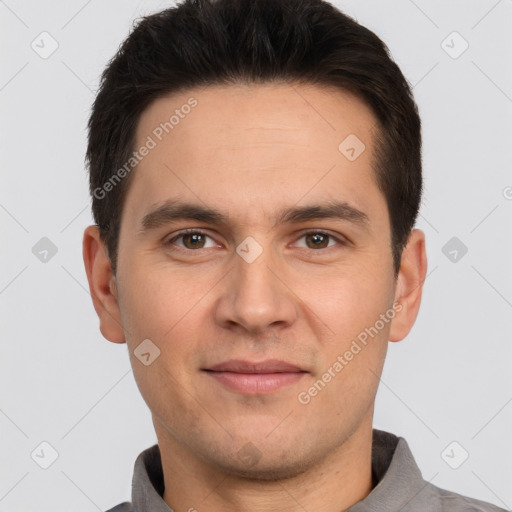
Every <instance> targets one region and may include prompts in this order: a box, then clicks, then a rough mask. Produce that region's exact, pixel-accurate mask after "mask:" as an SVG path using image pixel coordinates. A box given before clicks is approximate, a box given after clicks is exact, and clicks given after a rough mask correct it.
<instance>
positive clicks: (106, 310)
mask: <svg viewBox="0 0 512 512" xmlns="http://www.w3.org/2000/svg"><path fill="white" fill-rule="evenodd" d="M83 257H84V264H85V271H86V273H87V280H88V281H89V290H90V292H91V297H92V302H93V305H94V309H95V310H96V313H97V315H98V317H99V319H100V331H101V334H103V336H104V337H105V338H106V339H107V340H109V341H111V342H113V343H124V342H125V341H126V340H125V337H124V331H123V326H122V324H121V313H120V310H119V305H118V300H117V290H116V285H115V276H114V275H113V272H112V266H111V264H110V258H109V257H108V251H107V249H106V247H105V244H104V243H103V241H102V240H101V238H100V232H99V228H98V226H88V227H87V228H86V229H85V231H84V238H83Z"/></svg>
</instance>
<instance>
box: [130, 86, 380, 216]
mask: <svg viewBox="0 0 512 512" xmlns="http://www.w3.org/2000/svg"><path fill="white" fill-rule="evenodd" d="M375 131H376V119H375V116H374V115H373V113H372V111H371V109H370V108H369V107H368V106H367V105H366V104H365V103H363V102H362V101H361V100H360V99H358V98H357V97H356V96H354V95H352V94H350V93H348V92H345V91H341V90H339V89H333V88H329V89H326V88H320V87H317V86H311V85H303V84H302V85H298V84H297V85H292V84H261V85H229V86H208V87H205V88H194V89H190V90H188V91H185V92H181V93H177V94H172V95H168V96H164V97H162V98H159V99H157V100H155V101H154V102H153V103H152V104H150V106H149V107H148V108H147V109H146V110H145V111H144V112H143V113H142V115H141V117H140V120H139V123H138V126H137V130H136V144H135V147H136V148H140V147H142V146H143V145H148V143H149V141H150V140H151V141H152V142H151V143H150V144H151V146H152V149H151V150H150V151H149V152H147V155H146V156H145V157H144V158H143V159H142V160H141V161H140V162H139V163H138V165H137V166H136V169H135V171H134V176H133V177H132V183H131V185H130V189H129V191H128V196H127V198H126V203H125V206H126V205H127V204H128V203H130V204H129V205H128V206H127V208H128V210H129V212H130V209H131V208H132V206H134V205H132V204H131V203H134V204H135V205H136V206H137V208H138V210H139V211H138V212H132V213H133V214H134V215H135V213H137V214H138V215H139V217H140V216H141V215H143V214H144V213H146V212H147V209H149V208H150V207H154V206H155V205H156V204H158V203H161V202H163V201H166V200H167V199H169V197H173V198H176V197H178V198H180V199H182V198H184V197H186V198H187V199H191V198H193V199H195V200H196V201H201V202H203V203H208V204H215V205H221V206H225V207H226V208H231V210H232V211H233V212H235V213H240V211H238V212H237V211H236V208H237V207H238V208H239V209H240V208H242V207H244V209H245V212H244V213H245V218H244V219H243V220H244V221H245V222H250V218H251V215H249V210H251V211H252V212H253V213H252V216H253V217H254V218H255V217H256V216H257V213H256V212H259V213H261V211H262V210H263V211H264V212H268V211H270V210H272V209H273V206H275V205H276V203H279V205H280V206H282V205H283V204H286V203H287V204H296V203H297V202H299V201H301V200H302V199H303V202H304V203H305V202H307V200H308V199H311V201H314V202H318V199H319V198H322V197H326V195H330V197H327V199H332V200H335V199H342V200H345V199H350V200H351V202H352V203H353V204H354V206H356V207H359V208H360V209H363V206H366V207H367V208H368V207H369V206H370V209H371V208H372V207H373V206H375V208H376V209H377V210H378V209H379V208H381V207H382V204H383V201H384V199H383V197H382V196H380V197H379V195H380V192H379V191H378V189H377V187H376V184H375V180H374V176H373V170H372V166H373V154H372V150H373V138H374V132H375ZM275 190H279V191H280V192H279V194H276V193H275V192H274V191H275ZM372 202H373V203H374V205H373V206H372V205H371V204H370V205H368V204H366V205H365V203H372ZM377 203H380V204H377ZM144 209H145V210H146V211H142V210H144ZM129 212H128V213H129Z"/></svg>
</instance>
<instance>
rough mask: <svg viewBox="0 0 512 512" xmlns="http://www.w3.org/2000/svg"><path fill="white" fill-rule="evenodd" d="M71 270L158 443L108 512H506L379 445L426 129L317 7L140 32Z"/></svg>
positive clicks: (147, 24)
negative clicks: (128, 372)
mask: <svg viewBox="0 0 512 512" xmlns="http://www.w3.org/2000/svg"><path fill="white" fill-rule="evenodd" d="M87 159H88V163H89V168H90V189H91V194H92V198H93V214H94V218H95V221H96V225H95V226H89V227H88V228H87V229H86V231H85V234H84V261H85V266H86V271H87V276H88V280H89V286H90V290H91V295H92V298H93V302H94V306H95V309H96V311H97V313H98V316H99V319H100V329H101V332H102V334H103V336H104V337H105V338H107V339H108V340H109V341H111V342H114V343H127V345H128V349H129V354H130V359H131V363H132V367H133V372H134V376H135V379H136V382H137V384H138V387H139V389H140V391H141V393H142V396H143V398H144V400H145V401H146V403H147V404H148V406H149V408H150V410H151V413H152V418H153V423H154V427H155V431H156V435H157V438H158V444H157V445H155V446H153V447H151V448H149V449H147V450H145V451H144V452H143V453H141V455H140V456H139V458H138V459H137V461H136V463H135V473H134V479H133V493H132V503H131V504H130V503H123V504H120V505H119V506H118V507H115V508H114V509H112V510H113V511H116V512H121V511H137V512H142V511H149V510H151V511H165V510H167V511H168V510H173V511H175V512H178V511H190V512H191V511H194V510H198V511H201V510H208V511H211V512H216V511H247V512H248V511H263V510H265V511H267V510H272V511H287V512H289V511H299V510H301V511H303V510H310V511H312V510H318V511H322V512H324V511H325V512H335V511H340V510H350V511H352V512H359V511H370V510H372V511H376V510H379V511H398V510H403V511H420V510H421V511H425V510H432V511H441V510H451V511H459V510H460V511H462V510H485V511H497V510H500V509H499V508H497V507H495V506H493V505H491V504H487V503H484V502H482V501H478V500H475V499H470V498H466V497H463V496H460V495H458V494H455V493H452V492H449V491H445V490H442V489H439V488H438V487H436V486H434V485H432V484H430V483H428V482H426V481H424V480H423V478H422V476H421V473H420V471H419V469H418V467H417V465H416V463H415V462H414V459H413V457H412V455H411V453H410V450H409V448H408V445H407V443H406V441H405V440H404V439H403V438H398V437H396V436H394V435H393V434H391V433H387V432H383V431H379V430H375V429H373V427H372V424H373V410H374V401H375V395H376V392H377V387H378V382H379V376H380V375H381V372H382V368H383V364H384V360H385V356H386V350H387V344H388V341H393V342H396V341H400V340H402V339H403V338H404V337H405V336H406V335H407V334H408V332H409V330H410V329H411V327H412V325H413V324H414V321H415V319H416V316H417V313H418V309H419V306H420V301H421V291H422V285H423V281H424V279H425V275H426V269H427V263H426V255H425V237H424V234H423V233H422V232H421V231H420V230H418V229H414V228H413V226H414V223H415V219H416V216H417V213H418V209H419V204H420V199H421V190H422V177H421V134H420V119H419V116H418V111H417V108H416V105H415V102H414V100H413V98H412V94H411V91H410V88H409V85H408V83H407V81H406V80H405V78H404V77H403V75H402V73H401V72H400V70H399V69H398V67H397V66H396V64H395V63H394V62H393V61H392V60H391V58H390V56H389V54H388V51H387V48H386V47H385V45H384V44H383V43H382V41H381V40H380V39H379V38H378V37H377V36H376V35H375V34H373V33H372V32H370V31H369V30H367V29H366V28H364V27H362V26H360V25H358V24H357V23H356V22H355V21H353V20H352V19H350V18H349V17H347V16H345V15H344V14H342V13H341V12H339V11H338V10H336V9H335V8H334V7H333V6H331V5H330V4H328V3H325V2H322V1H320V0H304V1H297V0H251V1H249V0H244V1H241V0H220V1H215V2H213V1H211V0H210V1H208V0H186V1H184V2H183V3H181V4H180V5H178V6H177V7H175V8H171V9H167V10H165V11H163V12H161V13H158V14H154V15H152V16H148V17H146V18H144V19H143V20H142V21H141V22H140V23H139V24H138V26H137V27H136V28H135V29H134V30H133V32H132V33H131V34H130V36H129V37H128V39H127V40H126V41H125V42H124V43H123V45H122V46H121V48H120V50H119V52H118V54H117V55H116V56H115V58H114V59H113V60H112V61H111V62H110V64H109V66H108V68H107V69H106V71H105V72H104V74H103V76H102V81H101V87H100V91H99V93H98V96H97V98H96V101H95V103H94V106H93V112H92V114H91V118H90V121H89V145H88V150H87Z"/></svg>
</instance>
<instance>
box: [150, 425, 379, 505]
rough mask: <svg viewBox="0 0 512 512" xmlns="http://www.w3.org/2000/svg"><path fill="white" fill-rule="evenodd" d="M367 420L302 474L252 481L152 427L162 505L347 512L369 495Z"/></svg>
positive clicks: (369, 428)
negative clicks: (159, 464) (157, 449)
mask: <svg viewBox="0 0 512 512" xmlns="http://www.w3.org/2000/svg"><path fill="white" fill-rule="evenodd" d="M371 420H372V418H371V417H370V422H369V423H368V422H363V423H362V424H361V425H360V428H358V429H357V430H356V431H355V432H354V433H353V434H352V435H351V436H350V437H349V438H348V439H347V440H346V441H345V442H344V443H343V444H342V445H341V446H338V447H336V449H334V450H332V451H331V452H330V453H329V455H328V456H327V457H325V458H324V459H323V460H321V461H320V462H318V463H316V464H314V465H312V466H311V467H309V468H308V469H307V470H306V471H304V472H303V473H301V474H299V475H297V476H295V477H292V478H287V479H283V480H275V481H268V480H265V481H263V480H251V479H247V478H243V477H239V476H236V475H233V474H228V473H226V472H223V471H220V470H219V469H218V468H215V467H214V466H212V465H209V464H206V463H205V462H204V461H203V460H200V459H198V458H197V457H196V456H195V455H194V454H192V453H191V452H190V451H189V450H187V449H186V447H184V446H183V445H181V444H179V443H178V442H177V441H176V440H175V439H174V438H173V437H172V436H171V435H170V434H169V433H168V432H167V431H166V430H165V429H164V428H163V427H162V425H158V424H157V423H155V430H156V433H157V437H158V442H159V446H160V453H161V457H162V467H163V472H164V482H165V492H164V495H163V499H164V501H165V503H166V504H167V505H168V506H169V507H171V508H172V509H173V510H176V511H189V512H194V511H196V510H201V509H208V510H209V511H210V512H260V511H261V512H263V511H268V510H273V511H275V512H281V511H282V512H285V511H286V512H304V510H323V511H325V512H339V511H340V510H346V509H348V508H349V507H351V506H352V505H354V504H355V503H357V502H358V501H360V500H362V499H363V498H365V497H366V496H367V495H368V494H369V493H370V492H371V490H372V488H373V485H374V483H373V482H372V468H371V448H372V422H371Z"/></svg>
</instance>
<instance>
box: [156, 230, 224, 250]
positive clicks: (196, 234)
mask: <svg viewBox="0 0 512 512" xmlns="http://www.w3.org/2000/svg"><path fill="white" fill-rule="evenodd" d="M207 239H210V240H211V243H210V245H206V240H207ZM178 240H181V241H182V245H180V244H177V243H176V241H178ZM166 245H176V246H177V247H179V248H180V249H184V250H195V249H209V248H211V247H216V245H217V244H216V243H215V241H214V240H213V239H212V237H211V236H209V235H207V234H206V233H204V232H203V231H199V230H197V229H188V230H186V231H182V232H181V233H178V234H177V235H176V236H174V237H173V238H171V239H169V240H168V241H167V242H166Z"/></svg>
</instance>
